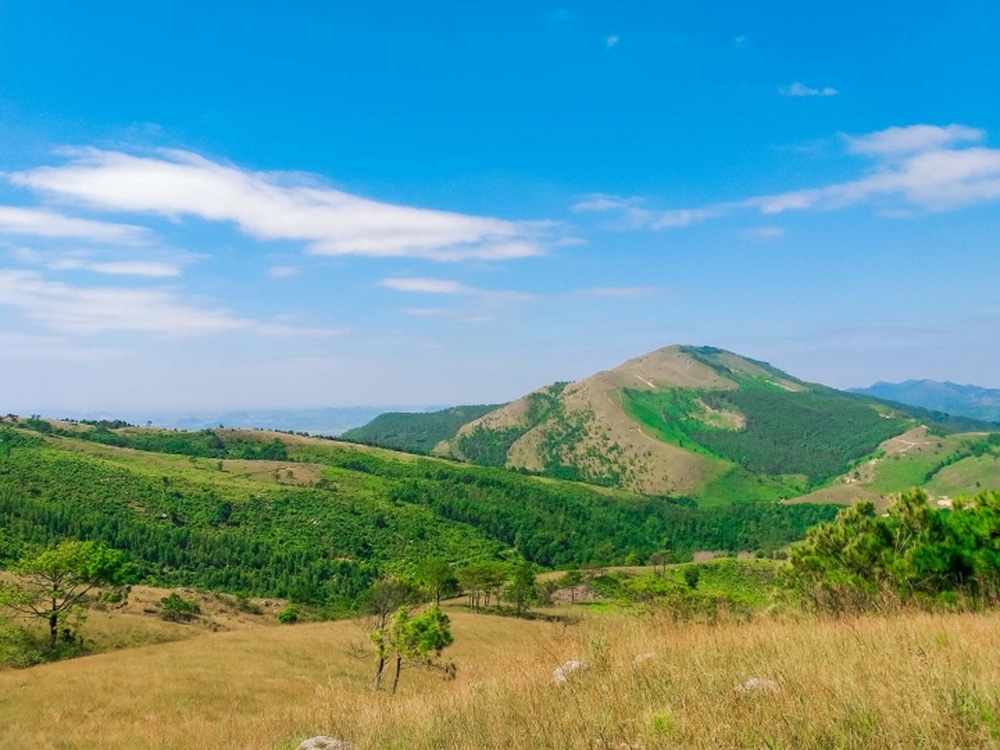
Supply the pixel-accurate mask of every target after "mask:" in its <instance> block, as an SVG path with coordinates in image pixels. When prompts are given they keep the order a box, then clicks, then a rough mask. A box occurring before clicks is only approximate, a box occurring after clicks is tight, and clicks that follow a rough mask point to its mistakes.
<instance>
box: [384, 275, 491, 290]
mask: <svg viewBox="0 0 1000 750" xmlns="http://www.w3.org/2000/svg"><path fill="white" fill-rule="evenodd" d="M379 286H384V287H386V288H387V289H395V290H396V291H397V292H417V293H420V294H477V293H478V292H479V290H478V289H475V288H473V287H470V286H466V285H465V284H459V283H458V282H457V281H449V280H448V279H418V278H388V279H382V281H380V282H379Z"/></svg>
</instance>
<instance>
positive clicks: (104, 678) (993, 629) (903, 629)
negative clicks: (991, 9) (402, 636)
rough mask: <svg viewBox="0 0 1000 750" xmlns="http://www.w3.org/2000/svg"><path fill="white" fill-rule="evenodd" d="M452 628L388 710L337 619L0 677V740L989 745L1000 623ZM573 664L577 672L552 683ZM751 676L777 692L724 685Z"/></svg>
mask: <svg viewBox="0 0 1000 750" xmlns="http://www.w3.org/2000/svg"><path fill="white" fill-rule="evenodd" d="M450 615H451V617H452V630H453V633H454V635H455V644H454V646H452V647H451V648H449V649H448V650H447V651H446V652H445V654H444V658H445V659H447V660H449V661H454V662H455V663H456V664H457V666H458V673H457V677H456V679H454V680H451V681H446V680H444V679H442V677H441V674H440V673H439V672H435V671H423V670H418V669H416V668H414V669H410V670H408V671H405V672H404V674H403V678H402V681H401V683H400V692H399V693H398V694H397V695H395V696H392V695H390V694H389V693H388V692H384V691H383V692H378V693H374V692H373V691H372V690H371V686H370V678H371V676H372V662H371V661H370V660H368V659H364V658H360V657H359V655H358V653H357V650H356V649H355V648H352V644H353V645H354V646H359V645H365V646H367V644H366V640H365V636H364V634H363V633H362V632H361V631H360V630H359V629H358V627H357V626H356V625H355V624H354V623H352V622H334V623H311V624H302V625H294V626H288V627H247V628H243V629H237V630H233V631H230V632H216V633H212V632H210V631H208V630H207V629H204V628H202V629H199V630H197V631H196V635H195V636H193V637H189V638H187V639H186V640H179V641H174V642H170V643H159V644H156V645H151V646H144V647H140V648H132V649H125V650H119V651H114V652H108V653H103V654H97V655H94V656H88V657H84V658H80V659H75V660H71V661H65V662H59V663H53V664H46V665H42V666H38V667H33V668H30V669H25V670H7V671H2V672H0V746H2V747H3V748H31V749H32V750H41V749H42V748H129V749H132V748H137V747H142V748H262V749H263V748H266V749H268V750H274V749H280V748H294V747H295V746H296V745H297V744H298V743H299V742H300V741H301V740H302V739H304V738H306V737H310V736H313V735H316V734H327V735H331V736H334V737H338V738H341V739H344V740H348V741H350V742H351V743H352V744H353V745H354V747H356V748H358V749H359V750H364V749H365V748H611V747H613V748H671V747H677V748H969V747H994V746H996V747H1000V614H994V613H990V614H971V613H963V614H930V613H923V612H903V613H895V614H891V615H870V616H863V617H845V618H840V619H832V618H829V619H827V618H812V617H801V618H770V617H766V616H762V617H759V618H757V619H755V620H754V621H752V622H750V623H743V624H739V623H723V624H715V625H708V624H691V623H688V624H684V623H676V622H674V621H673V620H672V619H671V618H669V617H667V616H658V615H655V614H645V615H636V616H596V615H592V616H589V617H585V618H584V619H583V621H582V622H580V623H579V624H576V625H563V624H558V623H547V622H540V621H524V620H518V619H514V618H504V617H495V616H489V615H472V614H468V613H465V612H462V611H460V610H458V609H453V610H451V611H450ZM88 625H89V622H88ZM192 632H194V631H192ZM368 651H369V652H370V649H368ZM654 653H655V656H652V657H650V656H648V655H649V654H654ZM643 655H645V657H644V658H640V659H639V660H637V659H636V657H639V656H643ZM570 659H579V660H583V661H586V662H587V663H588V664H589V668H588V669H586V670H581V671H578V672H575V673H573V674H572V675H571V677H570V679H569V680H568V681H567V682H566V683H565V684H563V685H555V684H553V682H552V674H553V669H554V668H555V667H557V666H559V665H560V664H562V663H563V662H565V661H567V660H570ZM752 677H756V678H759V679H761V680H771V681H773V682H774V685H773V686H771V687H773V688H774V689H765V690H757V691H740V690H738V689H737V686H739V685H741V684H743V683H745V682H746V681H747V680H748V679H749V678H752Z"/></svg>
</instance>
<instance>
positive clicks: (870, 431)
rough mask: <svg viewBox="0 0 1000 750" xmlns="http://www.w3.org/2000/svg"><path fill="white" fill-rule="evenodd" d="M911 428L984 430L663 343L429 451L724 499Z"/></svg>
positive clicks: (525, 401)
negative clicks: (650, 350) (922, 425)
mask: <svg viewBox="0 0 1000 750" xmlns="http://www.w3.org/2000/svg"><path fill="white" fill-rule="evenodd" d="M921 424H924V425H927V426H928V427H930V428H931V429H932V430H934V431H936V432H938V433H941V434H950V433H954V432H957V431H974V430H989V428H990V427H991V425H989V424H987V423H983V422H979V421H976V420H972V419H965V418H954V417H949V416H948V415H944V414H935V413H933V412H930V411H928V410H925V409H919V408H913V407H904V406H902V405H900V404H892V403H889V402H885V401H882V400H880V399H875V398H872V397H866V396H862V395H857V394H850V393H845V392H842V391H837V390H835V389H832V388H828V387H826V386H822V385H817V384H814V383H807V382H804V381H802V380H799V379H797V378H795V377H793V376H791V375H789V374H788V373H785V372H782V371H781V370H778V369H777V368H774V367H772V366H771V365H769V364H767V363H765V362H759V361H756V360H752V359H748V358H745V357H741V356H739V355H737V354H733V353H732V352H727V351H725V350H722V349H716V348H713V347H691V346H671V347H666V348H663V349H658V350H656V351H653V352H650V353H648V354H645V355H642V356H640V357H636V358H634V359H631V360H628V361H627V362H625V363H623V364H621V365H619V366H618V367H615V368H614V369H612V370H608V371H604V372H599V373H597V374H595V375H592V376H590V377H588V378H585V379H583V380H579V381H576V382H573V383H555V384H552V385H550V386H547V387H545V388H542V389H539V390H537V391H535V392H533V393H530V394H528V395H526V396H524V397H522V398H520V399H517V400H516V401H513V402H511V403H510V404H508V405H506V406H504V407H501V408H499V409H497V410H495V411H493V412H490V413H488V414H486V415H484V416H482V417H481V418H479V419H477V420H474V421H472V422H470V423H468V424H466V425H463V426H462V427H461V428H460V429H459V430H458V432H457V433H456V434H455V435H454V436H453V437H451V438H448V439H446V440H443V441H442V442H441V443H439V444H438V445H437V447H436V448H435V452H436V453H437V454H438V455H442V456H448V457H451V458H456V459H459V460H464V461H469V462H472V463H477V464H482V465H488V466H507V467H510V468H514V469H520V470H523V471H527V472H532V473H538V474H543V475H546V476H552V477H558V478H563V479H571V480H576V481H583V482H588V483H591V484H598V485H603V486H608V487H616V488H621V489H627V490H629V491H632V492H637V493H641V494H646V495H684V496H688V497H694V498H696V499H697V500H698V501H699V502H700V503H702V504H726V503H731V502H738V501H743V500H779V499H788V498H793V497H798V496H802V495H806V494H808V493H811V492H814V491H815V490H817V489H819V488H822V487H824V486H826V485H828V484H830V483H832V482H834V480H835V479H836V478H837V477H840V476H843V475H846V474H847V473H849V472H850V471H851V470H852V469H853V468H854V465H855V463H857V462H859V461H862V460H863V459H865V457H867V456H871V455H873V454H875V453H876V452H877V451H878V450H879V446H880V445H881V444H882V443H883V442H885V441H886V440H889V439H891V438H893V437H895V436H898V435H901V434H903V433H905V432H907V431H908V430H911V429H914V428H916V427H918V426H920V425H921ZM900 489H905V487H904V488H900ZM970 489H971V488H970Z"/></svg>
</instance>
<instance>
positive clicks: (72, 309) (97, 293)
mask: <svg viewBox="0 0 1000 750" xmlns="http://www.w3.org/2000/svg"><path fill="white" fill-rule="evenodd" d="M0 305H6V306H9V307H12V308H14V309H15V310H17V311H18V312H19V313H20V314H22V315H23V316H24V317H26V318H28V319H30V320H33V321H35V322H37V323H40V324H42V325H43V326H45V327H46V328H49V329H52V330H54V331H58V332H61V333H68V334H96V333H103V332H106V331H132V332H142V333H160V334H166V335H170V336H197V335H203V334H210V333H221V332H227V331H245V332H248V333H257V334H266V335H284V334H292V333H298V334H300V335H331V334H334V333H340V332H341V331H339V330H337V329H321V328H312V329H306V328H303V329H295V328H291V327H289V326H284V325H277V324H271V323H266V322H258V321H254V320H249V319H245V318H240V317H238V316H235V315H233V314H232V313H231V312H229V311H227V310H219V309H208V308H202V307H196V306H194V305H191V304H187V303H184V302H182V301H180V300H179V299H177V297H176V295H175V293H173V292H172V291H170V290H166V289H128V288H119V287H76V286H71V285H69V284H65V283H62V282H58V281H50V280H48V279H46V278H45V277H43V276H42V274H40V273H38V272H36V271H19V270H0Z"/></svg>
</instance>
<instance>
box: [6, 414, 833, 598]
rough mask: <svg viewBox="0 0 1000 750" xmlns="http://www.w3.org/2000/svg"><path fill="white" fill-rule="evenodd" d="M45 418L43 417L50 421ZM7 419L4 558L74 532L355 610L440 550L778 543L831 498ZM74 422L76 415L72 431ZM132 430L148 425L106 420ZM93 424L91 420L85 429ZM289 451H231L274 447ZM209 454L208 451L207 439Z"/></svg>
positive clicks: (570, 558)
mask: <svg viewBox="0 0 1000 750" xmlns="http://www.w3.org/2000/svg"><path fill="white" fill-rule="evenodd" d="M36 426H37V425H36ZM43 432H45V433H48V434H43V433H39V432H34V431H30V430H25V429H21V428H20V427H13V428H12V427H6V428H3V429H0V445H2V473H0V543H2V546H0V556H2V557H3V558H5V559H8V560H10V559H13V558H15V557H16V556H17V555H18V554H19V553H20V552H22V551H24V550H25V549H27V548H28V547H30V546H31V545H42V544H49V543H52V542H54V541H56V540H58V539H62V538H79V539H92V540H95V541H100V542H104V543H105V544H108V545H109V546H112V547H115V548H118V549H122V550H124V551H126V552H128V553H129V555H130V556H131V559H132V561H133V563H134V565H135V569H136V577H137V580H141V581H144V582H147V583H158V584H163V585H171V586H175V585H182V584H187V585H196V586H202V587H205V588H210V589H217V590H225V591H230V592H234V593H239V592H242V593H247V594H255V595H261V596H291V597H293V598H295V599H298V600H301V601H309V602H314V603H320V604H327V605H329V606H331V607H334V608H340V609H347V608H350V606H352V604H353V602H354V601H355V600H356V598H357V596H358V595H359V594H360V592H361V591H363V590H364V589H365V588H366V587H367V586H368V585H369V584H370V582H371V581H372V580H373V579H374V577H375V576H376V575H378V574H379V573H384V572H388V571H393V570H396V571H400V572H408V571H410V570H412V568H413V567H414V566H416V565H417V564H419V563H420V562H421V561H422V560H425V559H427V558H429V557H432V556H442V557H444V558H445V559H447V560H449V561H451V562H453V563H455V564H456V565H457V566H459V567H461V566H462V565H466V564H470V563H473V562H477V561H482V560H488V559H501V558H508V559H509V558H510V556H512V555H513V556H523V557H524V558H526V559H528V560H530V561H532V562H535V563H537V564H538V565H541V566H545V567H556V566H567V565H574V564H577V565H586V564H591V563H597V564H609V563H617V562H623V561H624V560H625V558H626V557H627V556H629V555H630V554H631V555H635V556H637V557H638V559H643V560H644V559H648V557H649V555H650V554H652V552H654V551H656V550H658V549H662V548H665V547H666V548H670V549H672V550H674V551H676V552H678V553H680V554H682V555H683V554H684V553H690V552H691V551H693V550H697V549H730V550H737V549H749V550H756V549H764V550H771V549H775V548H778V547H780V546H782V545H784V544H786V543H787V542H789V541H792V540H794V539H799V538H802V537H803V535H804V533H805V529H806V528H807V527H809V526H810V525H812V524H814V523H816V522H817V521H819V520H824V519H829V518H832V516H833V509H832V508H830V507H827V506H796V507H784V506H780V505H776V504H743V505H738V506H733V507H728V508H715V509H699V508H696V507H693V503H690V502H689V501H683V500H673V501H671V500H666V499H662V498H648V497H637V496H631V495H626V494H624V493H607V492H605V491H600V490H596V489H594V488H590V487H587V486H584V485H579V484H573V483H568V482H553V481H550V480H543V479H538V478H535V477H529V476H523V475H520V474H517V473H514V472H510V471H508V470H505V469H489V468H480V467H472V466H464V465H456V464H452V463H448V462H444V461H440V460H437V459H429V458H417V457H413V456H402V457H401V456H399V455H398V454H392V453H390V452H388V451H381V450H377V449H372V448H364V447H358V446H352V445H350V444H345V443H339V442H334V441H324V440H318V439H310V438H302V437H297V436H282V435H274V434H273V433H238V432H234V431H222V430H219V431H215V432H212V433H211V435H209V434H206V433H165V432H164V433H160V437H158V438H155V439H156V440H163V441H166V440H167V439H168V438H169V439H170V440H172V441H173V442H171V445H172V446H173V447H174V448H177V449H180V448H181V447H183V446H186V447H187V450H188V451H190V452H189V453H188V454H187V455H182V454H180V452H179V453H178V454H166V453H162V452H152V451H145V450H136V449H134V448H128V447H120V446H112V445H105V444H102V443H105V442H108V441H109V438H108V437H107V436H106V435H98V434H97V433H98V432H99V431H98V430H94V429H92V428H88V429H86V430H83V433H85V434H86V436H87V437H91V438H99V439H100V441H101V442H94V441H93V440H90V441H87V440H83V439H81V437H82V436H83V435H80V434H77V435H76V436H75V437H67V436H65V435H58V434H52V433H53V432H55V430H52V429H51V428H50V429H48V430H45V429H44V428H43ZM65 432H66V433H67V434H73V433H74V432H76V431H75V430H66V431H65ZM106 432H109V433H111V435H113V436H116V440H117V441H119V442H126V443H127V442H130V441H136V442H143V443H145V442H148V441H150V440H151V439H153V438H151V437H150V433H149V431H135V430H130V429H128V428H125V429H121V430H106ZM89 433H93V434H89ZM277 445H280V446H281V448H282V449H283V452H284V457H283V459H282V460H280V461H276V460H269V459H266V458H253V459H247V458H242V457H240V458H228V457H219V456H220V455H222V456H226V455H229V454H230V453H232V454H236V455H238V456H244V455H251V454H263V453H264V452H271V453H274V452H277V451H278V449H277V447H276V446H277ZM199 450H200V451H201V453H204V454H210V455H199V453H198V452H199Z"/></svg>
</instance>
